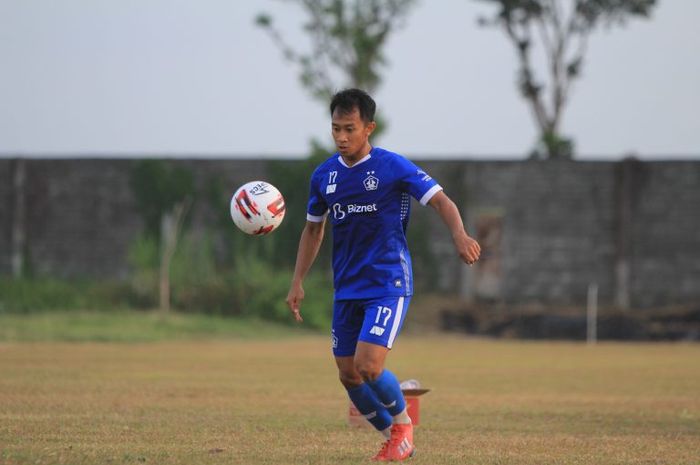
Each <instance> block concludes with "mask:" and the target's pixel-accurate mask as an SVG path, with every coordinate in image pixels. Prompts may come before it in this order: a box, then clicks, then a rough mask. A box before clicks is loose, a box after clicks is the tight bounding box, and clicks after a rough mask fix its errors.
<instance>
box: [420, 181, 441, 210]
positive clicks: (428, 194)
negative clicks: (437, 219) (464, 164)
mask: <svg viewBox="0 0 700 465" xmlns="http://www.w3.org/2000/svg"><path fill="white" fill-rule="evenodd" d="M441 190H442V186H441V185H440V184H435V185H434V186H433V187H431V188H430V190H428V192H426V193H425V194H423V197H421V198H420V200H419V202H420V204H421V205H428V202H430V199H432V198H433V196H434V195H435V194H437V193H438V192H440V191H441Z"/></svg>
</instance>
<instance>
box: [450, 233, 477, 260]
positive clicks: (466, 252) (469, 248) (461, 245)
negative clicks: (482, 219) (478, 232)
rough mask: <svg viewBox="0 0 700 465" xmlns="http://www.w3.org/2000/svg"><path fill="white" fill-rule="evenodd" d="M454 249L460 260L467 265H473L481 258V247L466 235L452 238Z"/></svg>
mask: <svg viewBox="0 0 700 465" xmlns="http://www.w3.org/2000/svg"><path fill="white" fill-rule="evenodd" d="M454 242H455V247H456V248H457V253H459V256H460V258H461V259H462V261H463V262H464V263H466V264H467V265H473V264H474V263H476V261H477V260H479V257H480V256H481V246H480V245H479V243H478V242H476V240H475V239H474V238H472V237H470V236H469V235H468V234H467V233H464V234H459V235H458V236H457V237H454Z"/></svg>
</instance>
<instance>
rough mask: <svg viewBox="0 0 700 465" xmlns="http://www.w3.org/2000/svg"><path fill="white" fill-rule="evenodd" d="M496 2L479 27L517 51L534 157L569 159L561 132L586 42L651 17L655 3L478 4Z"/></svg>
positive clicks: (514, 0) (540, 0) (500, 0)
mask: <svg viewBox="0 0 700 465" xmlns="http://www.w3.org/2000/svg"><path fill="white" fill-rule="evenodd" d="M480 1H486V2H490V3H494V4H496V6H497V7H498V11H497V13H496V14H495V16H493V17H492V18H491V19H487V18H480V19H479V23H480V24H481V25H483V26H495V27H500V28H501V29H502V30H503V31H504V32H505V34H506V36H507V37H508V39H510V42H511V43H512V44H513V46H514V47H515V49H516V52H517V57H518V63H519V70H518V87H519V89H520V92H521V94H522V95H523V97H524V98H525V99H526V101H527V102H528V103H529V106H530V108H531V110H532V113H533V117H534V119H535V122H536V124H537V128H538V130H539V132H540V140H539V147H538V148H536V149H535V151H534V152H533V156H534V157H537V158H571V157H572V156H573V151H574V147H573V141H572V140H571V139H569V138H567V137H565V136H563V135H562V134H561V133H560V126H561V120H562V114H563V112H564V109H565V107H566V105H567V103H568V102H569V99H570V93H571V85H572V84H573V82H574V81H575V80H576V79H578V78H580V77H581V68H582V66H583V59H584V55H585V53H586V46H587V43H588V38H589V36H590V35H591V33H592V32H593V31H594V30H595V29H596V27H597V26H598V25H599V24H603V25H605V26H612V25H615V24H618V25H620V24H624V23H625V21H626V20H627V19H628V18H630V17H649V15H650V13H651V10H652V9H653V7H654V5H655V3H656V0H568V1H565V0H480ZM538 39H539V44H540V45H541V48H542V50H543V53H544V57H545V60H546V63H547V71H546V73H547V75H548V83H545V82H543V81H542V80H540V79H539V78H538V77H537V76H536V75H535V69H534V65H533V58H532V54H533V48H534V47H535V45H536V44H535V42H536V41H537V40H538ZM548 86H549V88H548Z"/></svg>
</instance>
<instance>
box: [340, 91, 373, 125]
mask: <svg viewBox="0 0 700 465" xmlns="http://www.w3.org/2000/svg"><path fill="white" fill-rule="evenodd" d="M336 108H337V109H338V111H340V112H341V113H346V114H347V113H352V111H353V110H354V109H355V108H357V111H359V112H360V119H361V120H362V121H364V122H365V123H371V122H372V121H374V112H375V111H376V110H377V104H376V103H375V102H374V100H373V99H372V97H370V96H369V94H368V93H367V92H365V91H364V90H362V89H345V90H341V91H340V92H338V93H336V94H335V95H334V96H333V99H332V100H331V116H333V113H334V112H335V110H336Z"/></svg>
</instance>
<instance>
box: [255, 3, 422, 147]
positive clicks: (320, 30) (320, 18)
mask: <svg viewBox="0 0 700 465" xmlns="http://www.w3.org/2000/svg"><path fill="white" fill-rule="evenodd" d="M291 1H293V3H297V4H298V5H299V6H301V7H302V8H303V9H304V11H305V13H306V15H307V16H308V21H307V22H306V23H305V24H304V30H305V31H306V32H307V33H308V35H309V38H310V39H311V50H310V51H308V52H300V51H298V50H297V49H296V48H294V47H292V46H291V45H289V44H288V43H287V42H285V40H284V38H283V37H282V34H281V33H280V31H279V30H278V29H277V28H276V27H275V25H274V22H273V18H272V16H271V15H269V14H267V13H261V14H259V15H258V17H257V18H256V22H257V24H258V26H260V27H262V28H264V29H265V30H267V32H268V33H269V34H270V37H272V40H273V41H274V42H275V44H276V45H277V46H278V47H279V48H280V50H282V53H283V54H284V57H285V58H286V59H287V60H288V61H290V62H292V63H294V64H296V65H297V66H298V67H299V69H300V74H299V77H300V79H301V82H302V84H303V86H304V87H305V88H306V89H308V91H309V92H310V93H311V95H312V96H313V97H315V98H317V99H319V100H321V101H322V102H324V103H327V102H329V101H330V98H331V96H332V95H333V94H334V93H335V92H336V91H337V90H338V89H339V88H340V87H359V88H361V89H364V90H365V91H367V92H369V93H372V92H374V91H375V90H376V89H377V88H378V87H379V84H380V82H381V74H380V72H381V68H382V67H383V66H386V64H387V60H386V57H385V56H384V52H383V47H384V45H385V44H386V41H387V39H388V38H389V36H390V35H391V33H392V32H393V31H395V30H396V29H399V28H400V27H402V26H403V24H404V20H405V18H406V16H407V15H408V13H409V11H410V9H411V7H412V6H413V5H414V4H415V3H416V0H291ZM379 123H381V121H378V128H377V130H375V136H377V135H379V133H380V132H381V130H382V129H383V128H384V127H385V125H384V124H379Z"/></svg>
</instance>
